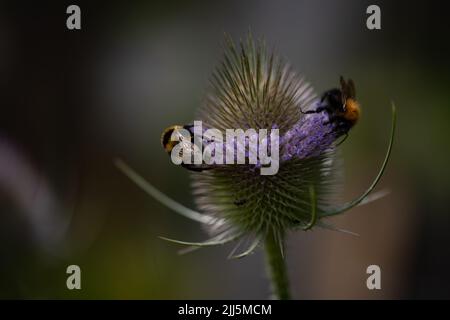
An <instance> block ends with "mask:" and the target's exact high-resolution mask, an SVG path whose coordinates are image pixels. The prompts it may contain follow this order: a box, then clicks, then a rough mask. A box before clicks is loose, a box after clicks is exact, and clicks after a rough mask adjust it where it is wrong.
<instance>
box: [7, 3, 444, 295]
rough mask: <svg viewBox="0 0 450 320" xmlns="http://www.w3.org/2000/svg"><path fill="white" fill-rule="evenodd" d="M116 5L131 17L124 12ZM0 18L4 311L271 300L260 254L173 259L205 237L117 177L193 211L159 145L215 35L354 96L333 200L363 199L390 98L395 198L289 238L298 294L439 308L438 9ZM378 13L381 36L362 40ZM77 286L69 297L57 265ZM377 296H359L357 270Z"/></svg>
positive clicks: (58, 9) (150, 8)
mask: <svg viewBox="0 0 450 320" xmlns="http://www.w3.org/2000/svg"><path fill="white" fill-rule="evenodd" d="M125 3H126V4H125ZM69 4H71V3H63V2H61V4H52V5H50V4H46V3H44V2H40V3H39V4H38V3H34V2H30V3H29V4H23V3H20V6H19V4H14V2H13V1H8V2H2V3H1V4H0V110H1V116H0V297H2V298H89V299H91V298H150V299H151V298H171V299H172V298H194V299H195V298H209V299H216V298H244V299H248V298H255V299H258V298H267V297H268V294H269V286H268V282H267V281H266V276H265V271H264V265H263V256H262V254H261V252H259V251H258V253H257V254H255V255H252V256H250V257H248V258H245V259H243V260H239V261H230V260H227V259H226V257H227V254H228V252H229V250H231V248H232V247H227V246H225V247H221V248H209V249H202V250H199V251H196V252H194V253H191V254H189V255H184V256H179V255H177V253H176V252H177V249H178V247H177V246H174V245H171V244H168V243H165V242H163V241H161V240H159V239H158V238H157V236H159V235H166V236H170V237H175V238H181V239H186V240H201V239H205V238H206V236H207V235H206V234H205V233H204V232H203V231H201V229H200V228H199V226H198V225H197V224H195V223H193V222H190V221H188V220H186V219H184V218H182V217H179V216H177V215H176V214H175V213H173V212H171V211H170V210H168V209H166V208H165V207H163V206H161V205H160V204H159V203H157V202H156V201H155V200H153V199H152V198H150V197H148V196H147V195H145V194H144V193H143V192H142V191H141V190H139V189H138V188H137V187H136V186H135V185H133V184H132V183H131V182H130V181H129V180H128V179H127V178H126V177H125V176H124V175H122V174H121V173H120V172H119V171H118V170H117V169H116V168H115V167H114V166H113V159H114V158H116V157H117V156H120V157H122V158H124V159H126V161H127V162H128V163H129V164H131V165H132V166H133V167H134V168H135V169H136V170H138V171H139V172H140V173H141V174H142V175H144V176H145V177H146V178H147V179H148V180H149V181H151V182H152V183H153V184H154V185H155V186H157V187H158V188H159V189H160V190H162V191H164V192H166V193H167V194H169V195H170V196H171V197H173V198H174V199H177V200H178V201H180V202H181V203H183V204H185V205H186V206H188V207H194V204H193V199H192V196H191V194H190V189H189V175H188V173H187V172H186V171H185V170H183V169H181V168H178V167H174V166H173V165H172V164H171V163H170V162H169V160H168V159H167V155H166V154H165V153H164V152H163V151H162V149H161V148H160V146H159V137H160V133H161V131H162V130H163V129H164V128H165V127H166V126H168V125H170V124H174V123H188V122H190V121H192V120H193V117H194V114H195V110H196V108H197V107H198V106H199V105H200V104H201V103H202V100H203V97H204V94H205V90H206V88H207V86H208V79H209V77H210V75H211V72H212V70H213V68H214V66H215V65H216V63H217V62H218V61H219V59H220V57H221V53H222V52H221V42H222V40H223V32H227V33H230V34H231V35H232V36H233V37H234V38H236V39H238V38H239V37H243V36H245V35H246V33H247V31H248V30H249V29H251V30H252V32H253V33H254V34H255V35H256V36H264V37H265V39H266V40H267V42H268V43H269V45H272V46H273V47H274V48H276V51H277V52H278V53H279V54H280V55H282V56H283V57H284V58H285V59H287V60H288V61H290V62H291V64H292V65H293V66H294V67H295V69H296V70H297V71H298V72H301V73H302V74H304V76H305V77H306V79H308V80H309V81H310V82H311V83H312V85H313V86H314V87H315V88H316V90H317V91H318V92H321V91H324V90H326V89H329V88H331V87H333V86H336V85H337V80H338V76H339V75H340V74H343V75H345V76H348V77H352V78H353V79H354V80H355V82H356V85H357V90H358V96H359V100H360V101H361V103H362V107H363V117H362V119H361V122H360V123H359V124H358V126H357V127H355V128H354V130H352V132H351V135H350V138H349V139H348V140H347V141H346V143H345V144H344V145H343V151H342V155H343V158H344V160H345V162H344V163H345V165H344V167H345V191H344V193H343V195H342V198H343V199H350V198H352V197H354V196H355V195H357V194H359V193H360V192H361V191H362V190H363V189H364V188H365V187H366V186H367V185H368V183H369V182H370V181H371V179H372V178H373V176H374V175H375V173H376V170H377V168H378V166H379V164H380V162H381V160H382V157H383V155H384V151H385V147H386V145H387V140H388V131H389V125H390V101H391V100H394V101H395V102H396V104H397V106H398V116H399V123H398V136H397V140H396V145H395V149H394V152H393V158H392V162H391V163H390V164H389V167H388V170H387V172H386V175H385V176H384V177H383V180H382V183H381V186H380V187H379V188H380V189H382V188H387V189H389V190H390V191H391V194H390V195H389V196H388V197H386V198H384V199H382V200H379V201H378V202H375V203H372V204H370V205H367V206H365V207H360V208H358V209H354V210H352V211H351V212H349V213H347V214H346V215H344V216H342V217H338V218H335V219H333V222H334V223H335V224H336V225H338V226H339V227H343V228H346V229H349V230H352V231H355V232H358V233H359V234H360V235H361V236H360V237H352V236H348V235H345V234H340V233H335V232H332V231H324V230H314V231H312V232H308V233H296V234H291V235H290V236H289V239H288V257H289V258H288V266H289V273H290V277H291V281H292V284H291V286H292V290H293V293H294V297H295V298H302V299H304V298H307V299H313V298H325V299H334V298H368V299H379V298H450V278H449V275H448V270H450V251H449V249H448V244H449V243H450V232H449V231H450V215H449V210H448V196H449V187H450V179H449V178H450V167H449V163H450V151H449V142H448V141H449V134H450V126H449V125H448V119H449V116H450V103H449V101H450V100H449V97H448V94H449V93H448V88H449V85H450V73H449V64H450V61H449V57H450V55H449V54H450V50H449V44H448V40H447V37H448V35H449V34H450V32H449V31H450V27H449V22H448V19H447V17H446V16H445V12H446V11H445V10H444V9H445V8H443V4H442V2H439V1H426V2H421V3H420V4H419V3H417V4H415V3H413V2H406V1H405V2H400V1H398V2H397V1H396V2H393V1H389V2H388V1H385V2H383V1H375V2H368V1H359V0H355V1H324V0H320V1H312V0H311V1H220V2H219V1H195V2H194V1H193V2H188V1H171V2H167V1H164V2H160V3H158V4H149V3H147V2H144V1H142V2H135V3H131V2H128V1H127V2H124V4H117V3H113V2H105V3H103V4H95V5H94V4H92V3H83V2H77V4H79V5H80V6H81V10H82V30H80V31H69V30H67V29H66V25H65V24H66V18H67V15H66V13H65V12H66V8H67V6H68V5H69ZM369 4H378V5H380V7H381V9H382V30H379V31H369V30H367V29H366V27H365V21H366V17H367V15H366V13H365V11H366V8H367V6H368V5H369ZM69 264H77V265H79V266H80V267H81V269H82V290H81V291H69V290H67V289H66V286H65V282H66V273H65V270H66V267H67V266H68V265H69ZM370 264H378V265H380V267H381V269H382V290H380V291H369V290H367V288H366V277H367V275H366V273H365V271H366V267H367V266H368V265H370Z"/></svg>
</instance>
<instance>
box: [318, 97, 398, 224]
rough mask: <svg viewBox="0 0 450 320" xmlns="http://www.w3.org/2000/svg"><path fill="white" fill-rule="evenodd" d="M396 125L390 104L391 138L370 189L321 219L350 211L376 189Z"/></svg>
mask: <svg viewBox="0 0 450 320" xmlns="http://www.w3.org/2000/svg"><path fill="white" fill-rule="evenodd" d="M396 123H397V112H396V108H395V104H394V103H392V128H391V137H390V140H389V146H388V149H387V152H386V156H385V158H384V161H383V164H382V165H381V168H380V171H379V172H378V174H377V176H376V177H375V180H374V181H373V182H372V184H371V185H370V187H369V188H368V189H367V190H366V191H365V192H364V193H363V194H362V195H361V196H360V197H358V198H356V199H355V200H353V201H350V202H348V203H346V204H344V205H343V206H341V207H338V208H336V209H334V210H331V211H328V212H326V211H325V212H322V213H321V214H320V216H321V217H329V216H334V215H337V214H340V213H342V212H345V211H347V210H350V209H351V208H353V207H355V206H357V205H358V204H360V203H362V202H363V201H364V200H365V199H366V197H367V196H368V195H369V194H370V193H371V192H372V191H373V189H374V188H375V187H376V185H377V184H378V182H379V181H380V179H381V177H382V175H383V173H384V170H385V169H386V165H387V163H388V162H389V157H390V156H391V151H392V145H393V143H394V135H395V127H396Z"/></svg>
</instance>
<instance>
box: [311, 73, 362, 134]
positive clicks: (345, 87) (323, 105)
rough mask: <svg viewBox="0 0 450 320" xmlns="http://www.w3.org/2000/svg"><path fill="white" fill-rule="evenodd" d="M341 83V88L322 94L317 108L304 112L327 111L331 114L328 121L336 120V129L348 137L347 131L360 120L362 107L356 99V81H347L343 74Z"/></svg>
mask: <svg viewBox="0 0 450 320" xmlns="http://www.w3.org/2000/svg"><path fill="white" fill-rule="evenodd" d="M340 84H341V88H340V89H337V88H335V89H331V90H328V91H326V92H325V93H323V94H322V96H321V98H320V101H319V104H318V107H317V108H316V109H315V110H308V111H305V112H303V113H305V114H308V113H319V112H323V111H326V112H327V113H328V115H329V120H328V121H329V122H335V123H336V124H337V128H336V130H338V132H339V133H340V134H345V137H347V132H348V131H349V130H350V129H351V128H352V127H353V126H354V125H355V124H356V122H357V121H358V119H359V117H360V113H361V109H360V106H359V103H358V102H357V101H356V93H355V83H354V82H353V80H351V79H349V80H348V81H347V82H346V81H345V80H344V78H343V77H342V76H341V77H340ZM344 140H345V138H344ZM342 142H343V141H342ZM342 142H341V143H342Z"/></svg>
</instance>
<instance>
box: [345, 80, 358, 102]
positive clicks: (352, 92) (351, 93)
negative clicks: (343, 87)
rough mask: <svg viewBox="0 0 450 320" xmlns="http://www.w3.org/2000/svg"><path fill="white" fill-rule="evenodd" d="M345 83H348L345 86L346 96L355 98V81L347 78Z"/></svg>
mask: <svg viewBox="0 0 450 320" xmlns="http://www.w3.org/2000/svg"><path fill="white" fill-rule="evenodd" d="M347 85H348V87H347V88H348V97H349V98H352V99H354V98H356V91H355V83H354V82H353V80H352V79H348V82H347Z"/></svg>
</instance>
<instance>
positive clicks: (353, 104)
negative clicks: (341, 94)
mask: <svg viewBox="0 0 450 320" xmlns="http://www.w3.org/2000/svg"><path fill="white" fill-rule="evenodd" d="M345 106H346V110H345V114H344V118H345V119H346V120H348V121H351V122H353V123H355V122H356V121H358V118H359V114H360V112H361V110H360V107H359V103H358V102H357V101H355V100H354V99H347V101H346V104H345Z"/></svg>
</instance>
